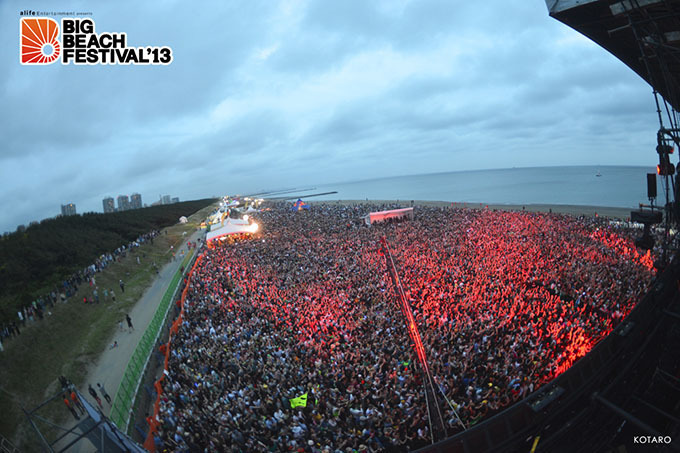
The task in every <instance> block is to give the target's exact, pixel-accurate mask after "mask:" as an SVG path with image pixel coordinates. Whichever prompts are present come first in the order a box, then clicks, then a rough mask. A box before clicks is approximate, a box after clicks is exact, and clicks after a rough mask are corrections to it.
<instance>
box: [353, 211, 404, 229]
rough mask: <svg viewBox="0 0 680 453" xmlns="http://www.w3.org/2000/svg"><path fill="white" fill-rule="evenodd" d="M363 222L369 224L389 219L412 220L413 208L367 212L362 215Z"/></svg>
mask: <svg viewBox="0 0 680 453" xmlns="http://www.w3.org/2000/svg"><path fill="white" fill-rule="evenodd" d="M362 218H363V219H364V223H366V225H368V226H371V225H373V224H374V223H378V222H385V221H387V220H390V219H405V218H407V219H409V220H413V208H402V209H392V210H389V211H379V212H369V213H368V214H366V215H365V216H364V217H362Z"/></svg>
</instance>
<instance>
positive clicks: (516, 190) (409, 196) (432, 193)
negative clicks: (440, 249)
mask: <svg viewBox="0 0 680 453" xmlns="http://www.w3.org/2000/svg"><path fill="white" fill-rule="evenodd" d="M655 171H656V168H654V167H623V166H599V167H595V166H573V167H572V166H570V167H535V168H509V169H501V170H475V171H457V172H446V173H432V174H421V175H410V176H396V177H389V178H376V179H367V180H362V181H353V182H342V183H333V184H322V185H319V184H317V185H316V186H315V189H314V190H308V191H304V192H300V193H299V195H300V196H301V197H302V198H303V199H305V194H307V195H310V194H313V193H322V192H330V191H337V192H338V193H337V194H333V195H324V196H318V197H310V198H308V199H309V200H310V201H312V200H314V201H316V200H363V199H369V200H402V201H404V200H432V201H450V202H464V203H488V204H515V205H522V204H564V205H581V206H608V207H620V208H637V207H638V205H639V204H640V203H645V204H648V203H649V199H648V198H647V179H646V176H645V175H646V174H647V173H654V172H655ZM598 172H599V173H600V174H601V176H596V174H598ZM657 187H658V197H657V204H664V203H665V201H664V200H665V198H664V196H663V190H662V186H661V180H660V179H659V177H657ZM293 194H295V195H298V194H297V193H293ZM291 196H292V195H291Z"/></svg>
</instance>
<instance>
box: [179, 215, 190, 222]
mask: <svg viewBox="0 0 680 453" xmlns="http://www.w3.org/2000/svg"><path fill="white" fill-rule="evenodd" d="M187 222H188V220H187V218H186V217H185V216H182V217H180V218H179V223H187Z"/></svg>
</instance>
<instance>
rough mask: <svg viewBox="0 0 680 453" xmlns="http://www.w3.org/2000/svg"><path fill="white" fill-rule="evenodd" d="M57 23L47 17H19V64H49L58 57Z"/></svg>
mask: <svg viewBox="0 0 680 453" xmlns="http://www.w3.org/2000/svg"><path fill="white" fill-rule="evenodd" d="M57 36H59V24H58V23H57V21H56V20H54V19H50V18H47V17H38V18H33V17H30V18H23V17H22V18H21V64H50V63H54V62H55V61H56V60H57V58H59V53H60V50H61V45H60V43H59V40H58V39H57Z"/></svg>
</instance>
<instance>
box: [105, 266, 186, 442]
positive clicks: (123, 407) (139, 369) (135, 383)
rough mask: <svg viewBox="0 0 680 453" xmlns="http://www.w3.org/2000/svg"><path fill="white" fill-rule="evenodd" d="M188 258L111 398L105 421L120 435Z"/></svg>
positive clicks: (176, 274)
mask: <svg viewBox="0 0 680 453" xmlns="http://www.w3.org/2000/svg"><path fill="white" fill-rule="evenodd" d="M192 257H193V254H192V253H187V255H186V256H185V257H184V260H183V261H182V267H181V268H180V269H178V270H177V272H175V275H174V276H173V277H172V280H171V281H170V285H169V286H168V289H167V290H166V291H165V294H164V295H163V298H162V299H161V302H160V304H159V305H158V308H157V309H156V313H154V316H153V318H152V319H151V322H150V323H149V325H148V327H147V328H146V330H145V331H144V334H143V335H142V339H141V340H140V341H139V343H138V344H137V347H136V348H135V351H134V352H133V353H132V357H130V361H129V362H128V364H127V367H126V368H125V373H124V374H123V378H122V379H121V381H120V385H119V386H118V391H117V392H116V396H115V397H114V400H113V405H112V406H111V413H110V414H109V418H110V419H111V420H112V421H113V422H114V423H115V424H116V426H118V428H119V429H121V430H122V431H124V432H127V428H128V424H129V423H130V418H131V415H132V405H133V403H134V401H135V396H136V395H137V391H138V390H139V384H140V382H141V380H142V376H143V375H144V370H145V369H146V366H147V364H148V362H149V358H150V357H151V353H152V351H153V349H154V345H155V344H156V341H158V336H159V335H160V332H161V329H162V327H163V324H164V322H165V318H166V317H167V314H168V311H169V309H170V306H171V303H172V301H173V299H174V297H175V294H176V293H177V290H178V287H179V282H180V280H181V279H182V275H183V271H184V270H186V269H187V267H188V266H187V265H188V264H189V263H190V261H191V259H192Z"/></svg>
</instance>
